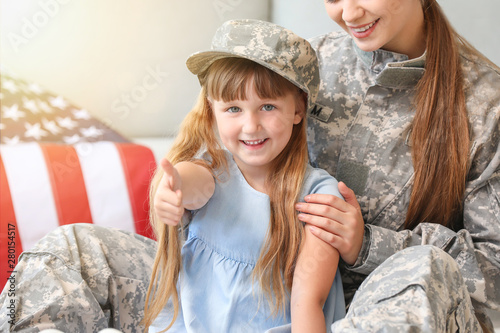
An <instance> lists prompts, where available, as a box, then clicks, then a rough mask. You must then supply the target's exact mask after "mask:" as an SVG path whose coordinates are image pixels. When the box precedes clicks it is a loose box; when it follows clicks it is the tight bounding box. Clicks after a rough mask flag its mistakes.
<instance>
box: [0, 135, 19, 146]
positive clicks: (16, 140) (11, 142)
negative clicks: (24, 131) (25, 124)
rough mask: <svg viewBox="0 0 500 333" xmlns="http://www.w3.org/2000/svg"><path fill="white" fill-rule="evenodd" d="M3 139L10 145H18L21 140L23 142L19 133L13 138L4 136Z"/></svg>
mask: <svg viewBox="0 0 500 333" xmlns="http://www.w3.org/2000/svg"><path fill="white" fill-rule="evenodd" d="M2 139H3V142H5V143H6V144H8V145H17V144H18V143H19V142H21V141H20V140H19V135H16V136H14V137H12V138H8V137H3V138H2Z"/></svg>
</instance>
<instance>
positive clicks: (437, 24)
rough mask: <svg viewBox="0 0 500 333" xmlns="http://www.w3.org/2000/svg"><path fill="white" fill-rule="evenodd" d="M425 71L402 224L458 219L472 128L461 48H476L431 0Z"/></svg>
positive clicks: (456, 224)
mask: <svg viewBox="0 0 500 333" xmlns="http://www.w3.org/2000/svg"><path fill="white" fill-rule="evenodd" d="M422 6H423V11H424V24H425V34H426V36H425V37H426V65H425V73H424V75H423V77H422V79H421V80H420V81H419V83H418V85H417V92H416V96H415V108H416V114H415V119H414V121H413V128H412V132H411V145H412V158H413V166H414V169H415V178H414V184H413V190H412V194H411V200H410V204H409V207H408V213H407V216H406V221H405V228H407V229H413V228H415V227H416V226H417V225H418V224H419V223H421V222H433V223H439V224H442V225H445V226H447V227H450V228H452V229H457V228H460V226H461V225H462V214H463V213H462V212H463V207H462V205H463V203H462V201H463V196H464V192H465V183H466V179H467V173H468V167H469V165H468V159H469V147H470V130H469V120H468V116H467V109H466V104H465V94H464V78H463V73H462V68H461V64H460V54H459V49H460V48H461V47H465V48H467V49H469V50H471V51H472V52H473V53H476V54H478V52H477V51H476V50H475V49H474V48H473V47H472V46H471V45H470V44H469V43H467V42H465V41H464V40H463V38H461V37H460V36H459V35H458V34H457V33H456V32H455V30H454V29H453V28H452V27H451V25H450V23H449V22H448V20H447V19H446V17H445V15H444V14H443V12H442V10H441V8H440V6H439V5H438V3H437V1H435V0H422Z"/></svg>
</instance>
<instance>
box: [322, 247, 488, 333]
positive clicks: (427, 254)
mask: <svg viewBox="0 0 500 333" xmlns="http://www.w3.org/2000/svg"><path fill="white" fill-rule="evenodd" d="M429 300H432V302H429ZM361 331H363V332H395V333H396V332H398V333H399V332H435V333H437V332H443V333H444V332H481V327H480V326H479V323H478V322H477V320H476V319H475V317H474V310H473V307H472V303H471V299H470V297H469V293H468V292H467V288H466V286H465V284H464V280H463V278H462V275H461V274H460V270H459V268H458V265H457V263H456V262H455V261H454V260H453V258H452V257H450V256H449V255H448V254H447V253H445V252H444V251H442V250H441V249H439V248H437V247H435V246H432V245H422V246H414V247H409V248H406V249H404V250H402V251H400V252H398V253H396V254H395V255H393V256H391V257H389V259H387V260H386V261H384V263H383V264H382V265H380V266H378V267H377V268H376V269H375V270H374V271H373V273H372V274H371V275H370V276H369V277H368V278H367V279H366V280H365V281H364V282H363V284H362V285H361V286H360V288H359V290H358V292H357V293H356V294H355V296H354V299H353V301H352V303H351V307H350V311H349V312H348V313H347V316H346V317H345V318H344V319H341V320H339V321H337V322H335V323H334V324H333V325H332V332H361Z"/></svg>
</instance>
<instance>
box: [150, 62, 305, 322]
mask: <svg viewBox="0 0 500 333" xmlns="http://www.w3.org/2000/svg"><path fill="white" fill-rule="evenodd" d="M198 78H199V80H200V84H201V87H202V88H201V92H200V95H199V98H198V102H197V104H196V105H195V106H194V108H193V110H192V111H191V112H189V114H188V115H187V117H186V118H185V120H184V121H183V123H182V124H181V127H180V131H179V134H178V136H177V138H176V140H175V142H174V144H173V147H172V149H171V150H170V152H169V153H168V155H167V158H168V159H169V160H170V161H171V162H172V163H173V164H176V163H178V162H180V161H194V162H196V163H203V164H204V165H206V166H207V167H208V168H209V169H210V170H211V171H212V173H213V174H214V177H217V174H216V172H217V171H220V170H226V171H227V161H226V158H225V154H224V152H223V147H222V145H221V143H220V142H219V139H218V137H217V134H216V129H215V126H216V124H215V120H214V116H213V114H212V110H211V109H210V104H209V102H208V98H209V97H210V98H212V99H215V100H223V101H225V102H227V101H232V100H245V99H246V94H247V91H246V89H247V88H248V85H247V83H249V82H253V86H254V88H255V90H256V92H257V95H258V96H259V97H260V98H276V97H283V96H285V95H286V94H288V93H293V94H294V95H295V96H296V111H298V112H299V113H300V114H302V115H303V119H302V121H301V122H300V123H299V124H297V125H294V128H293V130H292V135H291V138H290V140H289V142H288V144H287V145H286V147H285V148H284V149H283V151H282V152H281V153H280V154H279V155H278V156H277V157H276V158H275V159H274V160H273V162H272V163H273V167H272V168H271V169H272V171H271V173H270V175H269V176H268V179H267V181H266V188H267V189H268V195H269V198H270V204H271V217H270V222H269V229H268V233H267V236H266V241H265V243H264V246H263V248H262V250H261V255H260V258H259V260H258V261H257V264H256V266H255V268H254V272H253V278H254V279H257V280H258V281H259V282H260V286H261V289H262V290H263V292H264V295H265V296H266V299H267V300H268V303H269V305H270V307H271V309H272V312H273V315H276V314H278V312H279V311H283V312H284V311H285V307H286V304H287V302H288V297H289V292H290V290H291V286H292V278H293V270H294V265H295V261H296V258H297V254H298V251H299V247H300V242H301V239H302V227H301V224H300V223H299V221H298V219H297V214H296V210H295V207H294V206H295V203H296V202H297V200H298V198H299V194H300V191H301V189H302V183H303V181H304V177H305V171H306V167H307V164H308V155H307V144H306V124H305V123H306V121H305V113H306V99H307V96H306V94H305V93H304V92H302V90H300V89H299V88H298V87H296V86H295V85H294V84H292V83H291V82H290V81H288V80H286V79H285V78H283V77H282V76H280V75H278V74H276V73H275V72H273V71H271V70H269V69H267V68H265V67H263V66H261V65H259V64H257V63H255V62H253V61H250V60H247V59H243V58H236V57H235V58H224V59H220V60H217V61H215V62H214V63H213V64H212V65H210V67H209V68H208V70H207V71H206V72H205V73H203V74H201V75H199V76H198ZM202 151H206V152H207V153H208V154H209V155H210V157H211V159H210V161H209V162H205V161H204V162H200V161H199V160H198V161H196V160H195V159H196V156H198V154H199V153H200V152H202ZM162 176H163V171H162V169H161V168H157V170H156V174H155V176H154V178H153V181H152V183H151V187H150V200H151V201H150V202H151V208H150V218H151V221H152V225H153V229H154V231H155V234H156V238H157V241H158V250H157V252H156V258H155V262H154V265H153V273H152V277H151V281H150V284H149V289H148V292H147V296H146V307H145V316H144V324H145V325H146V328H147V327H149V326H150V325H151V324H152V323H153V321H154V320H155V318H156V317H157V316H158V314H159V313H160V311H161V310H162V309H163V308H164V307H165V306H166V304H167V302H168V300H169V299H171V300H172V302H173V309H174V314H173V320H172V322H171V323H170V325H169V326H168V327H167V328H166V329H165V330H168V329H169V328H170V327H171V326H172V325H173V323H174V322H175V320H176V318H177V316H178V313H179V295H178V292H177V288H176V287H177V282H178V278H179V273H180V272H181V252H180V248H181V245H182V244H181V240H180V235H181V233H182V230H181V228H182V227H180V228H179V227H173V226H166V225H165V224H163V223H162V222H161V221H159V219H158V217H157V216H156V215H155V213H154V200H153V199H154V195H155V193H156V190H157V188H158V184H159V182H160V180H161V178H162ZM283 281H284V282H285V283H284V284H283Z"/></svg>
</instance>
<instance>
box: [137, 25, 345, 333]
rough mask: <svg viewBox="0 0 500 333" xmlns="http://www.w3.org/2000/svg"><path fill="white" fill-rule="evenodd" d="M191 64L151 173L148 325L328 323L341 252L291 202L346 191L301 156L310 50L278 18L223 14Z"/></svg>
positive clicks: (222, 327) (237, 328)
mask: <svg viewBox="0 0 500 333" xmlns="http://www.w3.org/2000/svg"><path fill="white" fill-rule="evenodd" d="M187 66H188V68H189V69H190V70H191V72H193V73H194V74H196V75H198V79H199V81H200V84H201V87H202V89H201V93H200V97H199V100H198V103H197V105H196V106H195V107H194V109H193V110H192V111H191V112H190V113H189V114H188V116H187V117H186V119H185V121H184V122H183V124H182V125H181V130H180V133H179V135H178V137H177V139H176V141H175V143H174V146H173V148H172V149H171V151H170V153H169V155H168V160H163V161H162V168H159V169H158V172H157V174H156V176H155V178H154V180H153V182H152V187H151V202H152V203H153V205H152V210H151V212H152V213H151V215H152V220H153V221H154V222H153V226H154V229H155V232H156V235H157V239H158V244H159V246H158V250H157V254H156V259H155V264H154V267H153V274H152V279H151V284H150V287H149V290H148V297H147V300H146V314H145V324H146V327H149V328H150V331H152V332H156V330H157V329H158V330H164V329H172V330H174V331H189V332H200V331H208V332H245V331H249V332H263V331H266V330H269V329H272V328H274V327H278V326H284V325H287V324H289V323H290V317H291V322H292V327H293V330H294V331H295V332H325V331H326V328H327V327H329V326H330V324H331V323H332V322H333V320H334V319H335V318H339V317H341V316H342V315H343V311H344V306H343V299H342V297H343V296H342V292H340V293H339V291H341V285H340V284H339V280H338V279H336V284H335V285H334V287H332V283H333V281H334V277H335V272H336V270H337V264H338V252H337V251H336V250H335V249H334V248H333V247H330V246H329V245H327V244H324V243H323V242H322V241H321V240H319V239H317V238H315V237H312V235H311V234H310V233H308V232H304V231H303V226H302V224H300V223H299V222H298V220H297V216H296V215H297V214H296V211H295V207H294V205H295V203H296V202H297V201H298V200H300V199H301V198H303V197H304V195H305V194H309V193H324V194H331V195H335V196H337V197H339V198H340V197H341V196H340V195H339V193H338V190H337V182H336V181H335V179H333V178H332V177H331V176H329V175H328V174H327V173H326V172H324V171H322V170H319V169H312V168H311V167H310V166H308V159H307V145H306V133H305V128H306V127H305V120H304V116H305V112H306V107H307V105H310V104H311V102H312V101H313V99H314V96H315V94H316V91H317V83H318V72H317V61H316V57H315V53H314V51H313V50H312V49H311V48H310V45H309V43H308V42H307V41H305V40H303V39H302V38H300V37H298V36H296V35H294V34H293V33H292V32H290V31H288V30H286V29H283V28H281V27H279V26H276V25H273V24H270V23H267V22H261V21H255V20H240V21H230V22H227V23H225V24H224V25H223V26H222V27H221V28H219V29H218V30H217V32H216V35H215V37H214V40H213V42H212V50H211V51H207V52H201V53H197V54H195V55H193V56H191V57H190V58H189V59H188V61H187ZM226 149H227V150H226ZM185 209H188V210H189V211H190V212H191V214H192V216H191V217H190V220H189V221H184V222H183V223H181V225H180V227H179V225H178V223H179V221H180V220H181V217H182V215H183V214H184V210H185ZM183 234H185V235H187V239H186V241H185V242H183V241H182V240H181V239H180V238H181V237H180V236H181V235H183ZM181 246H182V250H181ZM335 286H336V287H335ZM290 293H291V297H290ZM262 296H264V297H265V299H266V300H267V302H262ZM327 298H328V300H327ZM290 303H291V304H290ZM336 304H337V306H335V305H336ZM339 305H340V306H339ZM290 306H291V309H290ZM323 307H324V309H323ZM163 309H165V310H164V311H163V313H162V314H161V315H160V312H161V311H162V310H163ZM323 310H324V312H323ZM334 311H335V314H334ZM159 315H160V316H159ZM155 319H156V321H155ZM288 326H289V325H288Z"/></svg>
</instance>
